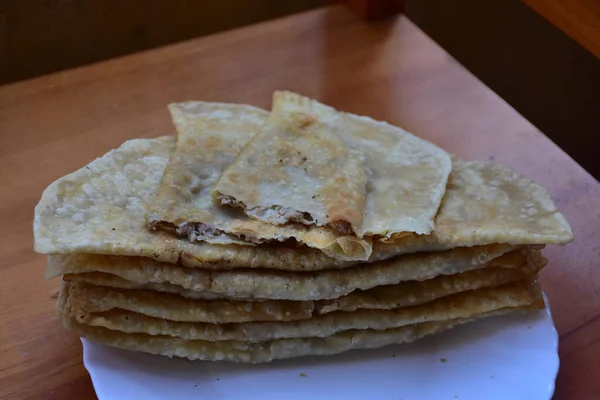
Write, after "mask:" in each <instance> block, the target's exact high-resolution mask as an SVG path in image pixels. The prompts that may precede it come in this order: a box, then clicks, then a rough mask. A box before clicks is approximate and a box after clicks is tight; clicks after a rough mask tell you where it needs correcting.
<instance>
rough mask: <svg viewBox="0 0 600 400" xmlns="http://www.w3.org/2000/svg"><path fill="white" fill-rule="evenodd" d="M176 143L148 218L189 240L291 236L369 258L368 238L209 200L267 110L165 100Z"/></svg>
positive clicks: (242, 241)
mask: <svg viewBox="0 0 600 400" xmlns="http://www.w3.org/2000/svg"><path fill="white" fill-rule="evenodd" d="M169 110H170V112H171V116H172V118H173V122H174V124H175V127H176V128H177V144H176V146H175V150H174V151H173V153H172V154H171V157H170V158H169V162H168V163H167V167H166V169H165V171H164V174H163V176H162V180H161V182H160V185H159V187H158V191H157V193H156V197H155V198H154V200H153V201H152V203H151V204H150V208H149V211H148V214H147V220H148V223H149V224H150V226H152V227H154V228H160V229H166V230H168V231H171V232H173V233H176V234H178V235H180V236H185V237H187V238H188V239H189V240H191V241H206V242H208V243H213V244H239V245H251V244H261V243H268V242H281V241H285V240H289V239H295V240H297V241H298V242H299V243H303V244H306V245H307V246H309V247H313V248H317V249H320V250H322V251H323V252H325V253H326V254H328V255H330V256H331V257H335V258H339V259H343V260H367V259H368V258H369V256H370V254H371V251H372V246H371V242H370V240H366V239H359V238H357V237H355V236H352V235H342V234H335V233H334V232H332V231H330V230H327V229H324V228H319V227H312V229H311V228H309V227H307V226H304V225H302V224H288V225H285V226H275V225H272V224H268V223H263V222H260V221H257V220H255V219H251V218H248V217H247V216H246V215H245V214H244V213H243V212H241V211H238V210H235V209H232V208H230V207H218V206H216V205H215V204H214V203H213V200H212V196H211V189H212V187H213V185H214V183H215V182H216V180H217V178H218V177H219V176H220V174H221V172H222V171H223V170H224V169H225V168H226V167H227V166H228V165H229V164H231V163H232V162H233V160H234V159H235V157H236V156H237V155H238V153H239V152H240V150H241V149H242V148H244V146H245V145H246V143H247V142H248V141H249V140H250V138H252V136H253V135H254V134H255V133H256V131H257V130H258V129H259V128H260V127H261V125H263V124H264V122H265V120H266V117H267V116H268V115H269V114H268V113H267V112H266V111H264V110H261V109H259V108H256V107H252V106H249V105H243V104H224V103H206V102H187V103H177V104H171V105H169Z"/></svg>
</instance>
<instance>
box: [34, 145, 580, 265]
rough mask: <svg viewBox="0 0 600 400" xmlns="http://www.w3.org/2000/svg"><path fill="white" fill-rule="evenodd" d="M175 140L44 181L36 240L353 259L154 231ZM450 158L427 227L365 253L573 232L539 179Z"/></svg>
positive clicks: (194, 254)
mask: <svg viewBox="0 0 600 400" xmlns="http://www.w3.org/2000/svg"><path fill="white" fill-rule="evenodd" d="M173 146H174V137H161V138H156V139H137V140H130V141H127V142H126V143H124V144H123V145H122V146H121V147H120V148H118V149H116V150H112V151H110V152H108V153H107V154H105V155H104V156H102V157H100V158H99V159H97V160H95V161H93V162H91V163H90V164H88V165H87V166H85V167H83V168H81V169H79V170H78V171H76V172H73V173H71V174H69V175H67V176H64V177H62V178H60V179H58V180H57V181H56V182H54V183H52V184H51V185H50V186H48V188H47V189H46V190H45V191H44V193H43V195H42V198H41V200H40V202H39V203H38V205H37V206H36V208H35V217H34V239H35V241H34V243H35V250H36V251H38V252H40V253H44V254H81V253H91V254H114V255H123V256H143V257H149V258H153V259H155V260H159V261H162V262H166V263H177V264H180V265H185V266H188V267H202V268H211V269H228V268H240V267H242V268H272V269H282V270H296V271H311V270H313V271H314V270H321V269H325V268H328V269H331V268H345V267H348V266H351V265H354V264H356V262H348V261H341V260H336V259H333V258H331V257H329V256H327V255H326V254H325V253H323V252H322V251H320V250H317V249H312V248H310V247H307V246H300V247H293V248H292V247H286V246H270V245H261V246H239V245H216V244H210V243H206V242H195V243H192V242H190V241H189V240H187V239H179V238H175V237H173V235H171V234H169V233H167V232H161V231H156V232H151V231H150V230H149V229H147V226H146V221H145V214H146V211H147V209H148V207H149V205H150V203H151V201H152V199H153V198H154V195H155V193H156V190H157V188H158V187H159V183H160V180H161V177H162V174H163V171H164V169H165V166H166V164H167V161H168V160H169V156H170V155H171V153H172V150H173ZM453 168H454V169H453V172H452V174H451V176H450V180H449V183H448V190H447V191H446V194H445V196H444V200H443V201H442V206H441V207H440V210H439V212H438V215H437V217H436V228H435V229H434V231H433V232H432V234H431V235H408V236H407V237H401V238H399V239H398V240H396V241H395V242H393V243H381V242H377V243H376V244H375V248H374V250H373V254H372V255H371V258H370V261H374V260H377V259H385V258H390V257H392V256H395V255H398V254H403V253H412V252H424V251H438V250H445V249H449V248H453V247H456V246H474V245H483V244H490V243H498V242H505V243H513V244H544V243H567V242H569V241H571V240H572V239H573V234H572V232H571V229H570V227H569V224H568V223H567V221H566V220H565V218H564V217H563V216H562V214H560V212H559V211H558V210H557V209H556V207H555V206H554V204H553V202H552V200H551V199H550V197H549V196H548V193H547V192H546V191H545V190H544V189H543V188H542V187H541V186H539V185H537V184H535V183H533V182H532V181H530V180H528V179H526V178H524V177H523V176H521V175H519V174H517V173H516V172H514V171H512V170H510V169H508V168H506V167H502V166H499V165H494V164H489V163H482V162H464V161H459V160H457V159H455V160H454V161H453Z"/></svg>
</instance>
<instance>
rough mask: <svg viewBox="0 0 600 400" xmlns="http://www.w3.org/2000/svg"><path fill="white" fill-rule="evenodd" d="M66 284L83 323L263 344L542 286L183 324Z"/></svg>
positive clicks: (476, 303) (463, 310)
mask: <svg viewBox="0 0 600 400" xmlns="http://www.w3.org/2000/svg"><path fill="white" fill-rule="evenodd" d="M73 285H77V284H68V283H67V284H65V285H64V287H63V289H62V290H64V291H65V292H66V293H65V295H66V296H68V299H67V302H69V304H70V307H71V316H72V317H75V318H76V319H77V321H78V322H79V323H82V324H87V325H92V326H102V327H105V328H109V329H112V330H118V331H122V332H127V333H148V334H151V335H167V336H174V337H179V338H183V339H191V340H196V339H200V340H210V341H223V340H241V341H245V342H263V341H268V340H273V339H284V338H310V337H327V336H332V335H335V334H336V333H339V332H342V331H346V330H350V329H374V330H384V329H393V328H398V327H401V326H405V325H412V324H418V323H423V322H432V321H443V320H446V319H455V318H470V317H472V316H473V315H475V314H481V313H485V312H491V311H494V310H497V309H502V308H505V307H523V306H528V305H531V304H532V303H534V302H535V301H536V300H537V299H538V296H539V289H538V288H537V285H532V284H531V282H530V281H528V280H522V281H519V282H513V283H509V284H505V285H501V286H496V287H491V288H482V289H478V290H471V291H466V292H461V293H457V294H453V295H450V296H446V297H443V298H440V299H437V300H433V301H431V302H427V303H425V304H422V305H419V306H414V307H405V308H394V309H388V310H382V309H378V310H368V309H361V310H356V311H349V312H347V311H335V312H332V313H329V314H325V315H318V316H315V317H313V318H309V319H301V320H296V321H272V322H243V321H242V322H241V323H226V324H217V323H203V322H185V321H183V322H181V321H173V320H170V319H164V318H162V319H161V318H160V317H152V316H148V315H147V314H145V313H136V312H132V311H128V310H125V309H122V308H116V309H111V310H109V311H105V312H102V310H99V311H98V310H97V309H93V308H89V307H87V305H88V304H87V301H88V300H87V299H86V298H78V296H81V295H82V294H83V293H82V292H77V291H75V292H74V291H72V290H71V286H73Z"/></svg>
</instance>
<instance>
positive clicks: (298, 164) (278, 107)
mask: <svg viewBox="0 0 600 400" xmlns="http://www.w3.org/2000/svg"><path fill="white" fill-rule="evenodd" d="M451 167H452V163H451V160H450V156H449V155H448V154H447V153H446V152H445V151H443V150H442V149H440V148H438V147H436V146H434V145H433V144H431V143H429V142H426V141H424V140H422V139H419V138H417V137H416V136H414V135H412V134H410V133H408V132H406V131H404V130H402V129H400V128H397V127H394V126H392V125H389V124H386V123H384V122H378V121H375V120H372V119H370V118H367V117H360V116H357V115H352V114H347V113H342V112H338V111H336V110H335V109H333V108H331V107H329V106H326V105H324V104H321V103H319V102H317V101H315V100H312V99H309V98H307V97H303V96H300V95H298V94H295V93H291V92H275V94H274V96H273V109H272V111H271V114H270V116H269V118H268V119H267V122H266V124H264V125H263V126H262V128H261V129H260V131H259V132H258V133H257V134H256V135H255V136H254V137H253V138H252V139H251V140H250V142H248V144H247V145H246V147H244V149H243V150H242V151H241V153H240V154H239V155H238V157H237V158H236V160H235V162H234V163H233V164H231V165H230V166H229V167H228V168H227V169H226V170H225V171H224V172H223V174H222V175H221V176H220V177H219V180H218V181H217V183H216V184H215V185H214V189H213V196H214V198H215V201H217V202H218V203H219V204H221V205H231V206H234V207H239V208H241V209H243V210H244V212H245V213H246V214H247V215H249V216H251V217H253V218H255V219H258V220H260V221H264V222H267V223H270V224H276V225H281V224H286V223H289V222H301V223H303V224H307V225H317V226H324V227H328V228H330V229H332V230H334V231H337V232H340V233H345V234H350V233H353V234H354V235H356V236H358V237H364V236H373V235H380V236H384V237H386V238H390V237H395V236H397V235H399V234H402V233H404V232H414V233H416V234H429V233H431V231H432V230H433V226H434V223H433V219H434V217H435V214H436V212H437V210H438V208H439V205H440V202H441V200H442V196H443V195H444V192H445V188H446V182H447V180H448V175H449V174H450V170H451Z"/></svg>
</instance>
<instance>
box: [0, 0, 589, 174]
mask: <svg viewBox="0 0 600 400" xmlns="http://www.w3.org/2000/svg"><path fill="white" fill-rule="evenodd" d="M328 3H330V1H327V0H195V1H194V0H171V1H159V0H0V85H1V84H5V83H9V82H14V81H18V80H22V79H28V78H31V77H35V76H38V75H42V74H46V73H50V72H53V71H57V70H61V69H65V68H72V67H76V66H80V65H85V64H89V63H92V62H96V61H100V60H104V59H107V58H112V57H117V56H120V55H124V54H128V53H132V52H136V51H142V50H145V49H149V48H153V47H157V46H162V45H166V44H169V43H173V42H177V41H181V40H186V39H189V38H193V37H197V36H201V35H207V34H210V33H214V32H217V31H221V30H226V29H232V28H235V27H239V26H243V25H248V24H251V23H256V22H259V21H263V20H266V19H271V18H276V17H279V16H283V15H287V14H291V13H295V12H301V11H304V10H307V9H311V8H314V7H319V6H322V5H326V4H328ZM405 13H406V15H407V16H408V17H409V18H410V19H411V20H412V21H413V22H415V23H416V24H417V25H418V26H419V27H420V28H421V29H423V30H424V31H425V32H426V33H427V34H428V35H430V36H431V37H432V38H433V39H434V40H435V41H437V42H438V43H439V44H440V45H441V46H442V47H444V48H445V49H446V50H447V51H448V52H449V53H450V54H451V55H452V56H454V57H455V58H456V59H457V60H458V61H459V62H461V63H462V64H463V65H464V66H465V67H466V68H467V69H469V70H470V71H471V72H472V73H473V74H475V75H476V76H477V77H478V78H479V79H481V80H482V81H483V82H484V83H485V84H486V85H488V86H489V87H490V88H491V89H492V90H494V91H495V92H496V93H498V94H499V95H500V96H501V97H502V98H504V99H505V100H506V101H507V102H508V103H509V104H510V105H512V106H513V107H514V108H515V109H516V110H517V111H519V112H520V113H521V114H523V115H524V116H525V117H526V118H527V119H529V120H530V121H531V122H532V123H533V124H534V125H536V126H537V127H538V128H539V129H540V130H541V131H542V132H544V133H545V134H546V135H548V136H549V137H550V138H551V139H552V140H554V141H555V142H556V143H557V144H558V145H559V146H561V147H562V148H563V149H564V150H565V151H566V152H567V153H569V154H570V155H571V156H572V157H573V158H575V159H576V160H577V161H578V162H579V163H580V164H581V165H582V166H583V167H584V168H586V169H587V170H588V171H589V172H590V173H592V174H593V175H594V176H595V177H596V178H597V179H598V178H599V177H600V162H599V161H598V160H597V158H598V157H597V156H596V153H598V152H599V151H600V150H598V149H600V118H599V117H597V116H596V115H597V114H598V112H599V111H600V62H599V60H598V59H597V58H596V57H595V56H594V55H592V54H591V53H589V52H588V51H587V50H585V49H584V48H583V47H581V46H580V45H579V44H577V43H576V42H575V41H573V40H572V39H571V38H570V37H568V36H567V35H565V34H564V33H562V32H561V31H560V30H558V29H557V28H556V27H554V26H553V25H552V24H551V23H550V22H548V21H547V20H545V19H544V18H543V17H541V16H540V15H539V14H537V13H536V12H535V11H533V10H532V9H530V8H529V7H527V6H526V5H525V4H524V3H523V2H522V1H520V0H485V1H482V0H452V1H448V0H406V7H405ZM365 23H367V22H365Z"/></svg>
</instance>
